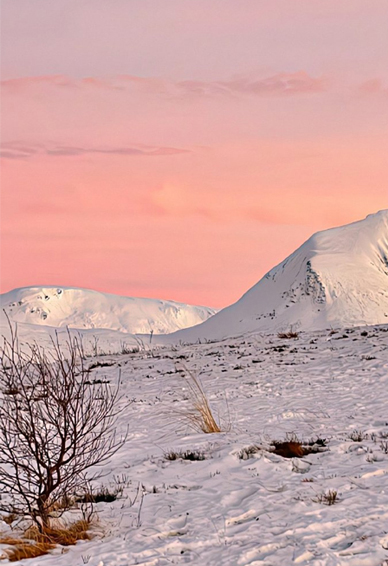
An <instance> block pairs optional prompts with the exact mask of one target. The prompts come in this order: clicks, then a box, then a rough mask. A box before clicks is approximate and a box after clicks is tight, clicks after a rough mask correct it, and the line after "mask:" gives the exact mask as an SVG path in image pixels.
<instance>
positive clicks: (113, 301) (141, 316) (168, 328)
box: [0, 285, 217, 334]
mask: <svg viewBox="0 0 388 566" xmlns="http://www.w3.org/2000/svg"><path fill="white" fill-rule="evenodd" d="M0 305H1V309H4V311H5V312H6V314H7V315H8V317H9V318H10V319H11V320H12V321H13V322H18V323H23V324H34V325H36V326H50V327H55V328H66V327H69V328H78V329H81V330H88V329H95V328H100V329H101V328H103V329H107V330H114V331H117V332H123V333H130V334H150V333H151V332H154V333H155V334H167V333H170V332H175V331H176V330H179V329H181V328H187V327H189V326H194V325H195V324H200V323H201V322H203V321H205V320H207V319H208V318H209V316H212V315H213V314H215V313H216V312H217V311H216V309H212V308H209V307H198V306H193V305H186V304H183V303H177V302H175V301H163V300H159V299H144V298H137V297H120V296H118V295H111V294H108V293H100V292H98V291H92V290H90V289H78V288H74V287H55V286H52V285H51V286H50V285H46V286H44V287H23V288H21V289H14V290H13V291H10V292H9V293H4V294H2V295H0ZM37 330H38V329H37Z"/></svg>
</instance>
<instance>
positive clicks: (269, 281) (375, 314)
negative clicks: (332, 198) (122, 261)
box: [173, 210, 388, 342]
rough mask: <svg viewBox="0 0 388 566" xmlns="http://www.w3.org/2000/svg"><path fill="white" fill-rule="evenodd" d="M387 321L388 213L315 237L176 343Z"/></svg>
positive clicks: (382, 212) (179, 334)
mask: <svg viewBox="0 0 388 566" xmlns="http://www.w3.org/2000/svg"><path fill="white" fill-rule="evenodd" d="M386 322H388V210H381V211H380V212H377V213H376V214H371V215H369V216H368V217H367V218H365V220H361V221H359V222H354V223H352V224H348V225H346V226H342V227H339V228H332V229H330V230H325V231H322V232H318V233H316V234H314V235H313V236H312V237H311V238H310V239H309V240H307V241H306V242H305V243H304V244H303V245H302V246H301V247H300V248H298V249H297V250H296V251H295V252H294V253H292V254H291V255H290V256H289V257H288V258H287V259H286V260H284V261H283V262H282V263H280V264H279V265H277V266H276V267H274V268H273V269H272V270H271V271H270V272H269V273H267V275H265V277H263V279H261V280H260V281H259V282H258V283H257V284H256V285H255V286H254V287H252V288H251V289H250V290H249V291H248V292H247V293H246V294H245V295H244V296H243V297H241V299H240V300H239V301H237V303H235V304H233V305H231V306H230V307H227V308H225V309H223V310H222V311H220V312H219V313H218V314H216V315H215V316H214V317H212V318H211V319H210V320H208V321H207V322H205V323H203V324H201V325H200V326H198V327H196V328H193V329H187V330H184V331H182V332H179V333H177V334H176V335H174V337H173V338H174V339H176V340H178V339H182V340H185V341H191V342H193V341H195V340H197V339H198V338H210V339H214V338H222V337H224V336H232V335H239V334H242V333H244V332H247V331H253V330H263V331H276V330H288V329H290V327H291V326H292V327H293V328H294V329H304V330H306V329H310V330H312V329H321V328H328V327H345V326H356V325H362V324H365V325H369V324H383V323H386Z"/></svg>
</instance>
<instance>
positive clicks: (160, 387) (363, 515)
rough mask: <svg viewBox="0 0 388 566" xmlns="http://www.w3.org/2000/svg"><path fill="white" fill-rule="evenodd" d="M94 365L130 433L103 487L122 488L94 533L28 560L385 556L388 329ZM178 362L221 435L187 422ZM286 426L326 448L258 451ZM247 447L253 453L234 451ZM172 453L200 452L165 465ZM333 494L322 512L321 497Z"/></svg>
mask: <svg viewBox="0 0 388 566" xmlns="http://www.w3.org/2000/svg"><path fill="white" fill-rule="evenodd" d="M96 362H99V363H101V364H102V363H103V364H109V365H106V366H104V367H101V366H99V367H95V368H94V369H93V370H92V372H91V378H94V379H108V380H111V382H112V383H113V382H115V380H116V379H117V377H118V373H119V371H121V377H122V382H123V385H122V387H123V394H124V398H123V400H122V403H123V406H124V410H123V412H122V413H121V416H120V421H119V426H118V428H119V429H120V430H124V429H125V428H126V426H127V425H129V436H128V440H127V443H126V445H125V446H124V447H123V448H122V449H121V451H120V452H119V453H117V454H116V455H115V456H114V458H113V459H112V460H111V461H110V462H108V463H106V464H105V465H104V469H103V471H104V474H106V475H105V477H104V478H103V479H102V480H101V482H102V483H103V484H105V485H107V486H110V487H111V488H113V487H114V486H115V485H117V484H118V483H121V484H122V485H123V486H124V492H123V496H122V497H121V498H119V499H117V500H116V501H114V502H113V503H99V504H97V506H96V508H97V512H98V518H99V522H98V524H97V525H96V526H95V527H94V529H95V533H96V537H95V538H94V539H93V540H91V541H89V542H80V543H78V544H77V545H76V546H75V547H70V548H69V549H68V551H67V552H66V553H65V554H61V549H60V548H58V549H56V550H55V552H54V553H53V555H48V556H44V557H40V558H37V559H32V560H29V561H28V562H27V563H28V564H29V565H30V566H69V565H71V566H82V565H83V564H84V563H87V564H89V566H98V565H100V566H132V565H135V564H139V565H140V564H141V565H143V566H146V565H147V566H162V565H163V566H164V565H170V564H193V565H197V566H245V565H251V566H259V565H260V566H288V565H292V564H302V565H303V564H309V565H313V566H342V565H346V566H348V565H349V566H382V565H384V564H387V563H388V562H386V561H388V454H387V453H386V452H388V444H387V442H388V325H381V326H376V327H370V326H369V327H367V328H365V329H363V328H351V329H347V330H339V331H337V332H335V333H332V332H329V331H327V330H324V331H316V332H302V333H301V334H300V335H299V338H298V339H280V338H278V337H277V335H274V334H261V333H251V334H247V335H246V336H244V337H242V338H240V339H227V340H224V341H222V342H213V343H206V344H194V345H180V346H174V347H172V346H160V347H157V346H155V347H154V349H153V350H150V349H147V351H142V352H139V353H135V354H126V355H105V356H100V357H99V358H97V359H93V358H91V359H90V364H91V365H92V364H93V365H95V363H96ZM183 367H185V368H187V369H188V370H190V371H192V372H194V373H195V375H199V376H200V379H201V381H202V384H203V387H204V389H205V391H206V392H207V395H208V398H209V401H210V404H211V407H212V409H213V412H214V414H215V415H216V416H217V418H218V415H219V417H220V418H221V421H223V422H224V424H225V425H226V429H227V430H226V431H225V432H221V433H218V434H204V433H197V432H194V431H192V430H191V429H190V427H189V426H188V425H187V423H186V421H185V418H184V414H182V412H183V413H184V412H185V411H186V410H188V409H189V408H190V401H189V400H188V389H187V383H186V381H185V379H184V377H183V374H182V373H181V372H180V371H177V369H178V370H179V369H183ZM228 424H230V430H228V426H227V425H228ZM354 431H356V432H354ZM290 434H295V435H297V436H298V437H299V438H300V439H301V440H303V441H309V440H310V439H313V440H316V439H317V438H318V437H319V438H321V439H326V441H327V449H326V450H323V451H321V452H318V453H316V454H310V455H308V456H305V457H303V458H301V459H299V458H292V459H285V458H282V457H281V456H277V455H275V454H274V453H271V452H270V451H269V450H268V449H269V448H270V444H271V441H272V440H283V439H285V438H286V436H287V435H290ZM352 438H353V439H352ZM357 440H359V441H357ZM251 445H258V446H259V447H261V449H260V450H258V451H257V452H256V453H255V454H253V455H252V457H251V458H249V459H240V458H239V456H238V454H239V452H240V451H241V450H242V449H243V448H244V447H248V446H251ZM172 450H173V451H180V450H193V451H196V450H198V451H201V452H203V454H204V456H205V459H204V460H202V461H186V460H181V459H178V460H175V461H169V460H167V459H166V457H165V455H166V453H168V452H170V451H172ZM139 486H140V489H141V490H142V495H140V494H139V495H138V497H137V499H136V501H135V502H134V504H132V502H133V500H134V499H135V497H136V493H137V490H138V488H139ZM329 490H335V491H337V492H338V502H336V503H335V504H334V505H331V506H328V505H325V504H324V503H321V502H319V500H320V498H321V496H322V494H327V493H328V492H329ZM0 525H1V531H2V532H3V533H6V532H9V527H8V526H7V525H5V523H0Z"/></svg>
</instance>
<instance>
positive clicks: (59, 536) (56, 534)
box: [24, 519, 90, 546]
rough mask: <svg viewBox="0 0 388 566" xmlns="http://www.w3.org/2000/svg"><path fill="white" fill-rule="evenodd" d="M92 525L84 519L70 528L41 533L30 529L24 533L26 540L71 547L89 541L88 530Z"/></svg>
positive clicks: (53, 529) (49, 529)
mask: <svg viewBox="0 0 388 566" xmlns="http://www.w3.org/2000/svg"><path fill="white" fill-rule="evenodd" d="M89 528H90V523H89V522H88V521H85V520H83V519H80V520H79V521H76V522H75V523H72V524H71V525H69V526H68V527H63V528H48V529H45V530H44V532H43V533H41V532H40V531H39V530H38V529H37V528H36V527H30V528H29V529H27V531H26V532H25V533H24V538H26V539H28V540H32V541H35V542H37V543H47V544H61V545H62V546H70V545H72V544H76V542H77V541H79V540H88V539H90V536H89V534H88V529H89Z"/></svg>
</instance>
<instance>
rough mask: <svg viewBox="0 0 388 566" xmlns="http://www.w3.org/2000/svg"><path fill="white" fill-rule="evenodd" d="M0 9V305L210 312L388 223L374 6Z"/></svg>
mask: <svg viewBox="0 0 388 566" xmlns="http://www.w3.org/2000/svg"><path fill="white" fill-rule="evenodd" d="M1 6H2V14H1V25H2V30H1V31H2V33H1V43H2V45H1V47H2V50H1V51H2V61H1V65H2V72H1V79H2V97H1V102H2V105H1V120H2V124H1V126H2V127H1V133H2V135H1V181H2V182H1V292H6V291H8V290H10V289H12V288H15V287H21V286H30V285H42V284H54V285H63V286H65V285H68V286H78V287H86V288H92V289H96V290H100V291H104V292H110V293H117V294H122V295H132V296H143V297H157V298H164V299H174V300H178V301H183V302H189V303H196V304H205V305H209V306H214V307H223V306H226V305H228V304H230V303H232V302H234V301H235V300H237V299H238V298H239V297H240V296H241V295H242V294H243V293H244V292H245V291H246V290H247V289H248V288H249V287H250V286H252V285H253V284H254V283H256V282H257V281H258V280H259V279H260V278H261V277H262V276H263V275H264V274H265V273H266V272H267V271H268V270H269V269H270V268H271V267H273V266H274V265H275V264H276V263H278V262H279V261H281V260H282V259H283V258H284V257H286V256H287V255H288V254H289V253H291V252H292V251H293V250H294V249H295V248H296V247H297V246H299V245H300V244H301V243H303V241H304V240H305V239H307V238H308V237H309V236H310V235H311V233H312V232H315V231H317V230H321V229H326V228H329V227H331V226H335V225H340V224H345V223H348V222H352V221H354V220H358V219H361V218H363V217H365V216H366V215H367V214H369V213H372V212H375V211H377V210H379V209H383V208H388V3H387V0H369V1H368V2H367V1H365V0H342V1H338V0H319V1H318V0H238V1H237V0H55V1H53V0H2V2H1Z"/></svg>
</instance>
